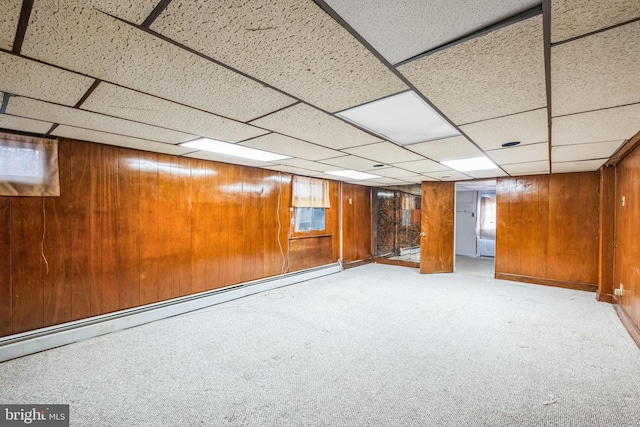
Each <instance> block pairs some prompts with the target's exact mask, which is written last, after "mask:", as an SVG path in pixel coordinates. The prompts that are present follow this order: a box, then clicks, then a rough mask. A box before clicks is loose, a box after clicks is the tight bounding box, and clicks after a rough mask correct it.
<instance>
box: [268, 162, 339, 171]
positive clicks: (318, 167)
mask: <svg viewBox="0 0 640 427" xmlns="http://www.w3.org/2000/svg"><path fill="white" fill-rule="evenodd" d="M278 164H280V165H285V166H293V167H296V168H302V169H309V170H312V171H317V172H326V171H328V170H331V166H329V165H325V164H323V163H316V162H312V161H309V160H304V159H285V160H278ZM334 169H335V168H334Z"/></svg>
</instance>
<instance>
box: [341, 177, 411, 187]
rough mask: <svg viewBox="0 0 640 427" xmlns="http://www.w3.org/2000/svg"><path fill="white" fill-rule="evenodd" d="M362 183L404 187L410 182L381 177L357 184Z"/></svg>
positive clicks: (358, 182)
mask: <svg viewBox="0 0 640 427" xmlns="http://www.w3.org/2000/svg"><path fill="white" fill-rule="evenodd" d="M347 179H348V178H347ZM361 182H368V183H370V184H383V185H402V184H406V183H408V182H409V181H406V180H401V179H395V178H385V177H380V178H371V179H363V180H362V181H356V182H355V183H356V184H360V183H361Z"/></svg>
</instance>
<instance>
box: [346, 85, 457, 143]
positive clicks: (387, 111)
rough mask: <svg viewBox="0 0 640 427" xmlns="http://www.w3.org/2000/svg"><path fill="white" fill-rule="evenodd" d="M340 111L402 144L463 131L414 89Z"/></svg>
mask: <svg viewBox="0 0 640 427" xmlns="http://www.w3.org/2000/svg"><path fill="white" fill-rule="evenodd" d="M336 115H337V116H339V117H341V118H343V119H345V120H348V121H349V122H351V123H353V124H355V125H356V126H360V127H362V128H364V129H367V130H369V131H371V132H373V133H376V134H378V135H380V136H381V137H383V138H385V139H388V140H390V141H393V142H396V143H398V144H400V145H409V144H417V143H419V142H426V141H433V140H436V139H442V138H448V137H450V136H456V135H460V133H459V132H458V131H457V130H456V129H455V128H454V127H453V126H452V125H451V124H449V122H447V121H446V120H445V119H443V118H442V116H440V115H439V114H438V113H436V111H435V110H434V109H433V108H431V107H430V106H429V104H427V103H426V102H424V100H423V99H422V98H420V97H419V96H418V95H417V94H416V93H415V92H413V91H407V92H402V93H399V94H397V95H392V96H389V97H387V98H382V99H379V100H377V101H373V102H370V103H368V104H364V105H360V106H357V107H354V108H350V109H348V110H344V111H341V112H339V113H336Z"/></svg>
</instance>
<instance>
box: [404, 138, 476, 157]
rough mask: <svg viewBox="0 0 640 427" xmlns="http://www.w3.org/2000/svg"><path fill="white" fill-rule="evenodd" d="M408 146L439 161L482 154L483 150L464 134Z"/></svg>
mask: <svg viewBox="0 0 640 427" xmlns="http://www.w3.org/2000/svg"><path fill="white" fill-rule="evenodd" d="M407 148H408V149H409V150H411V151H415V152H416V153H419V154H421V155H423V156H425V157H428V158H430V159H432V160H435V161H437V162H442V161H445V160H457V159H468V158H471V157H478V156H482V151H480V150H478V147H476V146H475V145H473V144H472V143H470V142H469V140H468V139H467V138H465V137H464V136H454V137H453V138H445V139H438V140H435V141H429V142H423V143H420V144H412V145H409V146H407Z"/></svg>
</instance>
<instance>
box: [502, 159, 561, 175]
mask: <svg viewBox="0 0 640 427" xmlns="http://www.w3.org/2000/svg"><path fill="white" fill-rule="evenodd" d="M502 169H504V170H506V171H507V172H508V173H509V174H510V175H526V174H535V173H549V161H548V160H543V161H540V162H527V163H514V164H511V165H504V166H502Z"/></svg>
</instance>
